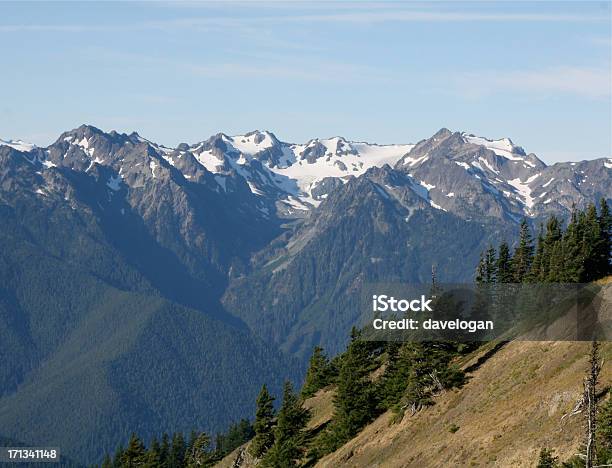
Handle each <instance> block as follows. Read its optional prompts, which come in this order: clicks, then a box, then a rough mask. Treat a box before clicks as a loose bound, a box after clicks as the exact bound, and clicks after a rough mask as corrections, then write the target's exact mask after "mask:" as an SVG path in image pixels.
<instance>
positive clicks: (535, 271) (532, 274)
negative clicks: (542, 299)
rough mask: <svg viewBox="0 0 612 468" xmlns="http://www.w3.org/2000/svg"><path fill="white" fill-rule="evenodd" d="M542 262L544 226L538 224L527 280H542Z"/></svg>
mask: <svg viewBox="0 0 612 468" xmlns="http://www.w3.org/2000/svg"><path fill="white" fill-rule="evenodd" d="M544 263H545V259H544V226H543V225H540V230H539V231H538V240H537V242H536V248H535V255H534V256H533V262H532V263H531V269H530V270H529V282H531V283H539V282H541V281H543V278H544V277H545V273H544Z"/></svg>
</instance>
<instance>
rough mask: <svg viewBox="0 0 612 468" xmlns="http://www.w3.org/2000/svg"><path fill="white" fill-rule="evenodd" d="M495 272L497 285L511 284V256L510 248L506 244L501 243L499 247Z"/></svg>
mask: <svg viewBox="0 0 612 468" xmlns="http://www.w3.org/2000/svg"><path fill="white" fill-rule="evenodd" d="M496 270H497V271H496V278H497V282H498V283H512V281H513V276H512V255H510V247H509V246H508V243H507V242H502V243H501V244H500V245H499V255H498V256H497V265H496Z"/></svg>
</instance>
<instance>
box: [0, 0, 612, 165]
mask: <svg viewBox="0 0 612 468" xmlns="http://www.w3.org/2000/svg"><path fill="white" fill-rule="evenodd" d="M611 10H612V8H611V3H610V1H604V2H601V1H599V2H588V1H580V2H575V3H574V2H568V1H563V2H553V1H545V2H541V3H537V2H526V1H514V2H496V1H489V2H485V1H478V2H463V1H453V2H436V1H430V2H426V3H416V2H389V3H383V2H348V1H335V2H334V1H325V2H322V1H319V2H317V1H309V2H298V1H285V2H280V1H276V2H255V1H248V2H195V3H185V2H160V1H156V2H108V1H106V2H90V1H81V2H65V3H58V2H49V1H47V2H42V3H34V2H23V1H22V2H16V3H11V2H0V138H2V139H22V140H25V141H28V142H32V143H35V144H38V145H41V146H46V145H48V144H50V143H52V142H53V141H55V140H56V139H57V137H58V136H59V134H60V133H62V132H63V131H66V130H69V129H72V128H75V127H78V126H79V125H81V124H83V123H88V124H91V125H95V126H97V127H99V128H101V129H103V130H106V131H110V130H113V129H114V130H117V131H120V132H126V133H130V132H132V131H137V132H138V133H139V134H140V135H142V136H144V137H146V138H148V139H150V140H152V141H154V142H156V143H160V144H164V145H167V146H176V145H177V144H178V143H180V142H187V143H195V142H197V141H201V140H204V139H206V138H208V137H209V136H210V135H213V134H215V133H218V132H224V133H226V134H230V135H232V134H243V133H245V132H248V131H250V130H255V129H260V130H270V131H272V132H274V134H275V135H276V136H277V137H278V138H279V139H281V140H283V141H288V142H294V143H298V142H305V141H307V140H309V139H311V138H316V137H330V136H336V135H341V136H344V137H346V138H347V139H350V140H356V141H369V142H374V143H381V144H382V143H416V142H417V141H419V140H421V139H424V138H428V137H430V136H431V135H433V134H434V133H435V132H436V131H437V130H439V129H440V128H442V127H446V128H449V129H451V130H453V131H466V132H468V133H473V134H476V135H480V136H484V137H487V138H492V139H493V138H501V137H509V138H511V139H512V141H513V142H514V143H515V144H517V145H520V146H523V147H524V148H525V150H526V151H527V152H533V153H536V154H537V155H538V156H539V157H540V158H541V159H543V160H544V161H545V162H547V163H553V162H557V161H568V160H582V159H594V158H599V157H610V156H611V155H612V96H611V94H612V84H611V83H612V72H611V69H612V39H611V37H612V35H611V29H612V27H611V23H612V19H611V18H612V16H611V15H612V13H611Z"/></svg>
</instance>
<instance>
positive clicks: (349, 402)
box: [327, 328, 376, 450]
mask: <svg viewBox="0 0 612 468" xmlns="http://www.w3.org/2000/svg"><path fill="white" fill-rule="evenodd" d="M369 362H370V359H369V347H368V344H367V343H366V342H364V341H362V340H361V336H360V333H359V331H358V330H357V329H356V328H353V330H352V332H351V343H350V344H349V346H348V349H347V351H346V352H345V354H344V355H343V356H342V362H341V364H340V370H339V374H338V383H337V389H336V394H335V396H334V418H333V419H334V422H333V425H332V428H331V431H330V434H329V436H330V437H329V438H328V441H327V443H328V449H329V450H334V449H335V448H336V447H338V446H339V445H341V444H342V443H344V442H345V441H347V440H349V439H350V438H351V437H353V436H354V435H355V434H356V433H357V432H358V431H359V430H360V429H361V428H362V427H363V426H364V425H365V424H367V423H368V422H369V421H370V420H371V419H372V418H373V416H374V414H375V410H376V395H375V387H374V384H373V383H372V382H371V380H370V378H369V372H370V370H369V366H368V363H369Z"/></svg>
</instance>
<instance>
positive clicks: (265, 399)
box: [249, 385, 274, 458]
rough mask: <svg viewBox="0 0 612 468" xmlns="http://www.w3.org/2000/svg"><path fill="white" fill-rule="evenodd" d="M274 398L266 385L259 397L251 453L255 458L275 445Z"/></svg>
mask: <svg viewBox="0 0 612 468" xmlns="http://www.w3.org/2000/svg"><path fill="white" fill-rule="evenodd" d="M273 403H274V398H273V397H272V396H271V395H270V393H269V392H268V388H267V387H266V386H265V385H264V386H263V387H261V391H260V392H259V396H258V397H257V410H256V412H255V423H254V425H253V428H254V430H255V437H254V438H253V441H252V442H251V445H250V447H249V451H250V452H251V455H253V456H254V457H255V458H259V457H261V456H262V455H263V454H264V453H265V452H266V451H267V450H268V449H269V448H270V447H271V446H272V444H273V443H274V433H273V421H274V404H273Z"/></svg>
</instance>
